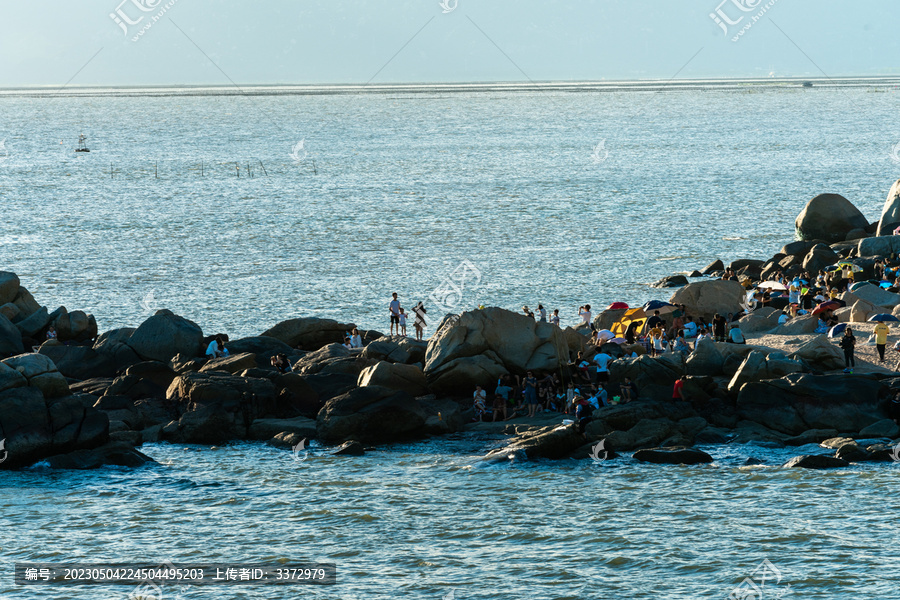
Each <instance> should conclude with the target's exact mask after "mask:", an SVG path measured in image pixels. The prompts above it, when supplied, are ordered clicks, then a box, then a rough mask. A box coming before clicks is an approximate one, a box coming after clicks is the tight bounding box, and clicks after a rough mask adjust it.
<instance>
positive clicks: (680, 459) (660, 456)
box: [633, 448, 713, 465]
mask: <svg viewBox="0 0 900 600" xmlns="http://www.w3.org/2000/svg"><path fill="white" fill-rule="evenodd" d="M633 458H634V459H635V460H639V461H641V462H649V463H654V464H657V465H700V464H708V463H711V462H713V458H712V456H710V455H709V454H707V453H706V452H703V451H702V450H696V449H693V448H683V449H679V450H669V449H663V448H651V449H647V450H638V451H637V452H635V453H634V456H633Z"/></svg>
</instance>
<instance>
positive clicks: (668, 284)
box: [652, 275, 689, 288]
mask: <svg viewBox="0 0 900 600" xmlns="http://www.w3.org/2000/svg"><path fill="white" fill-rule="evenodd" d="M688 283H689V282H688V278H687V277H685V276H684V275H669V276H668V277H663V278H662V279H660V280H659V281H657V282H656V283H654V284H653V286H652V287H655V288H673V287H681V286H685V285H687V284H688Z"/></svg>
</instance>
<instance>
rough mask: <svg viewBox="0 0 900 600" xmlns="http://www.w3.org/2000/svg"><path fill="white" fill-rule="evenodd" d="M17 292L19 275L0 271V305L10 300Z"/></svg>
mask: <svg viewBox="0 0 900 600" xmlns="http://www.w3.org/2000/svg"><path fill="white" fill-rule="evenodd" d="M18 294H19V276H18V275H16V274H15V273H10V272H9V271H0V305H2V304H6V303H8V302H10V303H11V302H12V301H13V300H15V299H16V296H17V295H18Z"/></svg>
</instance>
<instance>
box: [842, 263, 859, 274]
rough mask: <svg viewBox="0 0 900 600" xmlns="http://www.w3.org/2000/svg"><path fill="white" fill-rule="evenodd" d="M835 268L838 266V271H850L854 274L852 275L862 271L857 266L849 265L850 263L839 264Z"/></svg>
mask: <svg viewBox="0 0 900 600" xmlns="http://www.w3.org/2000/svg"><path fill="white" fill-rule="evenodd" d="M837 266H838V268H840V269H850V270H851V271H852V272H854V273H859V272H860V271H862V267H861V266H859V265H854V264H853V263H851V262H839V263H838V264H837Z"/></svg>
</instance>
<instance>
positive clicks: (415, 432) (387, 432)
mask: <svg viewBox="0 0 900 600" xmlns="http://www.w3.org/2000/svg"><path fill="white" fill-rule="evenodd" d="M424 426H425V411H424V410H423V409H422V406H421V405H420V404H419V403H418V402H417V401H416V399H415V398H413V397H412V396H411V395H410V394H408V393H407V392H403V391H397V390H391V389H388V388H383V387H378V386H368V387H361V388H356V389H354V390H351V391H350V392H348V393H346V394H344V395H342V396H339V397H337V398H334V399H332V400H329V401H328V402H327V403H326V404H325V407H324V408H323V409H322V410H321V411H319V415H318V417H317V418H316V430H317V433H318V437H319V439H321V440H322V441H325V442H327V443H339V442H344V441H347V440H351V439H353V440H358V441H360V442H363V443H385V442H396V441H399V440H403V439H409V438H414V437H421V436H422V435H424V434H425V430H424Z"/></svg>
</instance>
